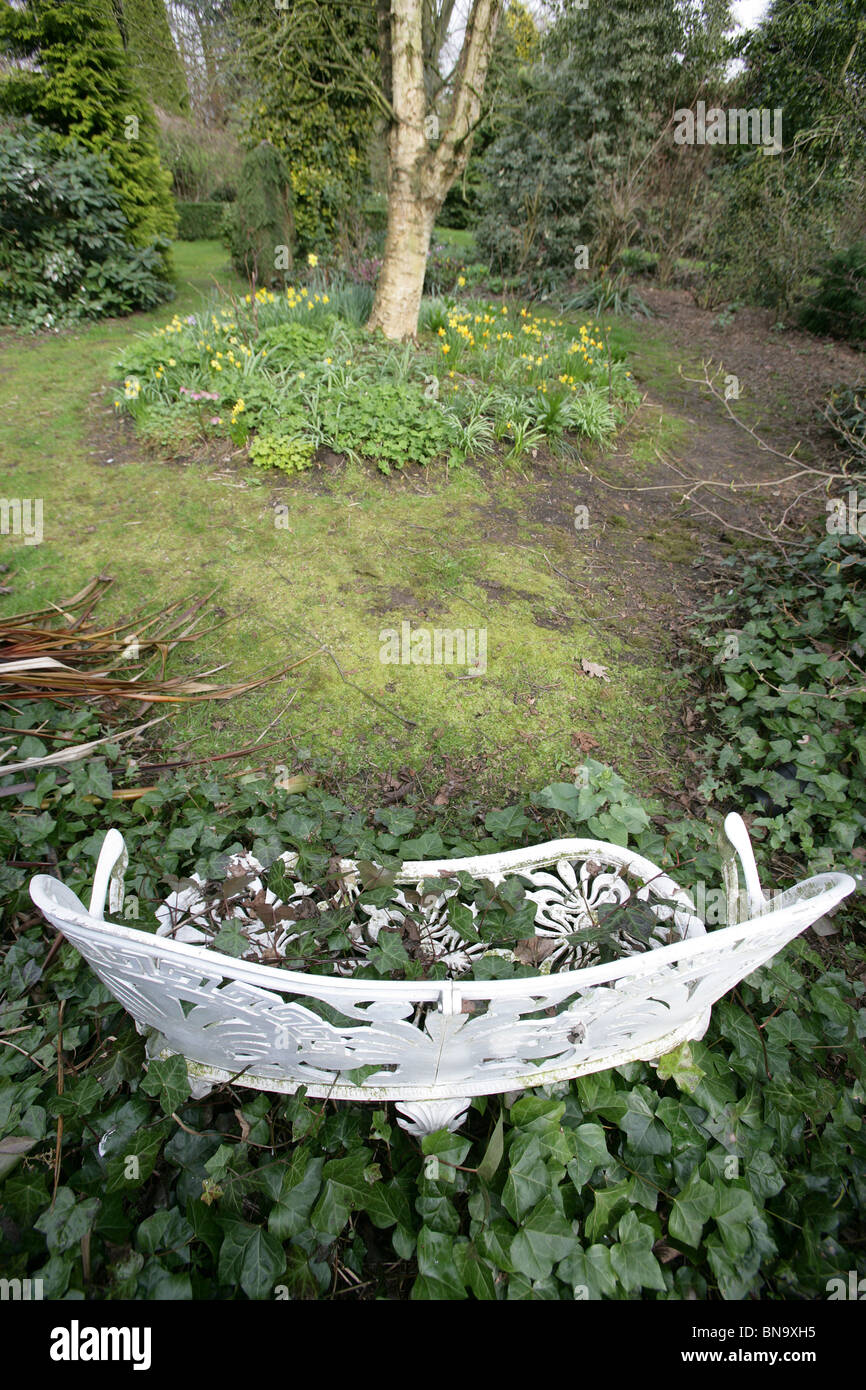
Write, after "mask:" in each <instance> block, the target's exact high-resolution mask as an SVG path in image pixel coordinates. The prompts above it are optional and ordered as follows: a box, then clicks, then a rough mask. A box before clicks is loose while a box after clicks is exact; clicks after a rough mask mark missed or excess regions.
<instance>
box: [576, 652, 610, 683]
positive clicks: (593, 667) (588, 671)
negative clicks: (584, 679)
mask: <svg viewBox="0 0 866 1390" xmlns="http://www.w3.org/2000/svg"><path fill="white" fill-rule="evenodd" d="M580 669H581V671H582V672H583V674H584V675H585V676H594V677H595V678H596V679H597V680H601V681H608V682H609V681H610V676H609V675H608V674H607V667H606V666H600V665H599V663H598V662H597V661H587V660H586V658H585V657H581V659H580Z"/></svg>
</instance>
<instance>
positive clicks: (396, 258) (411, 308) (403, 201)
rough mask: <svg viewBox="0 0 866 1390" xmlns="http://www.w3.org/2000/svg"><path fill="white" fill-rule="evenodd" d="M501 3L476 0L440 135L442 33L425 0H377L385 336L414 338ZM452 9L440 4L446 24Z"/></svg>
mask: <svg viewBox="0 0 866 1390" xmlns="http://www.w3.org/2000/svg"><path fill="white" fill-rule="evenodd" d="M501 8H502V0H473V3H472V7H471V9H470V12H469V16H468V19H467V22H466V30H465V35H464V39H463V46H462V49H461V52H460V57H459V59H458V62H457V66H456V69H455V76H454V78H453V81H452V84H451V92H450V96H449V98H448V100H447V103H446V107H447V109H446V110H443V112H442V113H441V114H442V116H443V117H444V119H443V120H442V123H441V124H442V130H441V137H440V113H439V112H437V111H436V110H428V99H427V85H428V82H427V78H429V74H430V70H431V68H432V67H433V66H434V65H435V60H436V59H437V57H438V47H439V46H441V43H442V41H443V37H444V34H439V32H438V29H437V28H436V26H432V27H431V25H430V24H429V23H427V24H425V19H424V15H425V13H426V12H425V10H424V3H423V0H390V3H389V0H378V3H377V10H378V15H379V40H380V53H381V57H382V65H383V84H382V85H383V89H384V93H385V97H386V99H387V101H388V103H389V105H390V108H391V111H390V121H391V127H390V132H389V138H388V231H387V235H386V237H385V260H384V263H383V265H382V270H381V272H380V274H379V281H378V284H377V285H376V298H375V300H374V301H373V311H372V313H371V314H370V318H369V321H368V323H367V327H368V329H371V330H372V329H375V328H381V330H382V332H383V333H384V334H385V336H386V338H412V337H414V336H415V334H416V332H417V330H418V311H419V309H420V307H421V295H422V293H423V290H424V275H425V271H426V268H427V252H428V250H429V247H430V237H431V234H432V232H433V224H434V222H435V221H436V215H437V213H438V212H439V209H440V208H441V206H442V204H443V202H444V201H445V195H446V193H447V192H448V189H449V188H450V187H451V185H452V183H453V182H454V179H455V178H456V177H457V176H458V175H459V174H460V173H461V172H462V171H463V168H464V166H465V164H466V161H467V159H468V157H469V150H470V147H471V144H472V132H473V130H474V128H475V124H476V122H477V120H478V118H479V113H480V110H481V98H482V93H483V91H484V81H485V78H486V76H487V66H488V63H489V61H490V52H491V49H492V47H493V40H494V37H495V34H496V26H497V23H498V21H499V14H500V10H501ZM452 9H453V6H445V7H444V8H443V10H442V11H441V14H440V16H439V18H440V20H441V21H442V23H445V17H446V16H450V14H451V10H452ZM428 19H429V15H428ZM446 27H447V25H446ZM428 29H429V30H430V33H429V34H427V43H428V46H429V45H431V44H432V45H433V46H434V47H435V48H436V49H437V52H435V53H433V52H431V53H428V54H427V55H426V57H425V53H424V40H425V33H426V31H427V30H428ZM437 140H438V144H436V146H435V148H433V142H435V141H437Z"/></svg>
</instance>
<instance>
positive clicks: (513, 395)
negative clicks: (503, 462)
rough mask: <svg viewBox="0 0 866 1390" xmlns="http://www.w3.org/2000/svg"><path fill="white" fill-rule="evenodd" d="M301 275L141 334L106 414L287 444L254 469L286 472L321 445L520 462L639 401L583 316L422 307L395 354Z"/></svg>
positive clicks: (399, 459)
mask: <svg viewBox="0 0 866 1390" xmlns="http://www.w3.org/2000/svg"><path fill="white" fill-rule="evenodd" d="M308 272H313V273H314V274H313V276H312V277H310V280H309V281H308V283H306V284H298V285H294V284H291V285H288V286H286V287H285V289H282V290H276V289H268V288H265V287H260V288H258V289H252V288H251V290H250V292H249V293H248V294H246V295H245V296H241V297H238V298H228V297H224V298H222V299H220V300H219V301H217V302H216V303H214V304H213V305H212V306H211V307H210V308H208V310H207V311H206V312H204V313H201V314H198V315H194V316H190V317H187V318H184V319H182V318H180V317H179V316H178V315H174V317H173V318H172V319H171V320H170V321H169V322H168V323H166V324H165V325H163V326H162V327H161V328H158V329H156V330H155V331H154V332H152V333H150V334H149V335H147V336H146V337H141V338H139V339H138V340H137V341H136V342H135V343H134V344H132V345H131V346H130V347H129V348H128V350H127V351H126V353H125V354H124V356H123V359H122V361H121V363H120V364H119V369H120V373H121V379H122V383H123V384H122V387H121V388H120V389H119V390H118V391H117V393H116V396H115V407H116V408H117V410H118V411H124V412H127V413H128V414H130V415H132V416H133V417H134V418H135V419H136V420H137V421H138V422H139V423H140V424H141V426H142V428H145V429H146V428H147V427H148V425H149V424H150V423H151V422H152V421H153V420H158V421H160V422H161V423H162V424H166V423H168V422H170V421H171V420H173V419H177V418H178V417H182V418H183V420H184V421H185V430H186V433H187V434H188V432H189V430H190V429H192V430H193V431H200V433H201V435H202V436H203V437H207V436H208V435H214V434H216V435H218V436H224V437H228V438H230V439H231V440H232V441H233V442H234V444H235V445H236V446H237V447H238V448H241V447H243V446H246V445H248V444H250V443H251V442H252V440H253V438H254V437H256V436H263V437H264V436H266V437H267V438H268V440H275V439H276V440H281V439H282V440H285V441H288V442H289V443H290V444H292V443H293V442H297V443H298V444H299V447H298V448H295V447H294V446H293V447H292V448H288V446H287V447H286V448H283V446H282V445H279V446H277V445H274V446H273V447H270V446H269V449H268V450H266V451H264V453H263V451H262V449H261V448H259V450H258V453H257V454H256V462H258V463H259V465H260V466H261V465H262V463H263V459H264V458H266V457H267V458H269V457H274V458H276V459H283V458H288V457H290V456H291V458H292V459H293V460H295V463H294V465H293V470H292V471H294V469H296V468H297V467H298V466H299V465H298V463H297V460H298V459H300V458H303V459H305V460H307V459H308V460H309V461H312V458H313V454H314V452H315V450H316V449H317V448H318V447H320V446H322V445H327V446H328V447H330V448H331V449H333V450H334V451H335V452H339V453H345V454H348V455H350V456H357V457H359V458H368V459H373V460H375V461H376V462H377V463H378V464H379V466H380V467H382V468H383V470H384V471H389V470H390V467H392V466H398V467H399V466H402V465H403V464H405V463H409V462H418V463H425V464H426V463H430V462H432V461H433V460H434V459H435V458H443V459H446V460H449V461H450V462H452V463H457V462H461V461H462V460H463V459H465V458H467V457H470V456H476V457H477V456H483V455H489V454H494V455H497V454H498V455H499V456H501V457H504V458H505V459H507V460H509V461H511V462H519V461H520V460H521V459H523V458H525V457H527V456H531V457H535V456H536V455H537V451H538V447H539V446H540V445H541V444H545V443H546V444H547V445H548V446H552V447H554V448H558V447H569V446H570V437H571V436H574V437H575V439H573V440H571V444H574V443H576V442H578V441H579V438H580V436H583V437H585V438H589V439H591V440H593V441H594V442H596V443H604V442H606V441H607V440H609V439H610V438H611V437H612V435H613V433H614V432H615V430H616V429H617V427H618V425H619V424H620V423H621V422H622V421H623V419H624V418H625V413H626V411H627V409H628V407H629V406H630V405H632V404H633V403H634V402H635V401H636V399H637V392H636V390H635V387H634V383H633V381H632V380H631V374H630V373H629V372H628V370H627V369H626V367H625V365H624V364H623V363H622V362H619V361H616V360H614V359H613V356H612V354H611V351H610V349H609V347H608V345H607V342H606V333H605V330H604V329H603V328H602V327H601V326H600V325H599V324H597V323H595V322H593V321H590V320H587V321H586V322H583V323H576V324H575V323H572V322H569V321H568V320H566V319H563V318H561V317H557V316H556V315H553V314H548V313H539V312H535V311H534V310H533V309H531V308H529V307H527V306H520V305H515V304H508V303H489V302H481V301H479V302H475V301H469V300H465V299H461V300H459V301H457V300H428V301H425V303H424V305H423V306H422V312H421V321H420V324H419V342H418V345H417V347H414V348H408V347H405V346H400V347H395V346H393V345H389V344H387V343H385V342H384V340H383V339H381V338H380V337H374V336H371V335H368V334H367V333H366V332H365V331H364V327H363V325H364V322H365V320H366V317H367V314H368V312H369V303H362V302H361V300H360V299H359V297H358V295H359V291H358V287H357V286H348V287H347V286H340V285H339V284H337V285H334V284H331V283H329V282H328V281H327V280H326V279H325V276H324V273H323V272H322V271H320V270H319V269H318V262H317V258H316V257H315V255H314V254H312V253H311V255H310V256H309V257H308ZM308 272H305V273H308ZM162 433H163V434H164V433H165V431H164V430H163V431H162ZM301 441H303V448H301V447H300V442H301ZM307 446H309V447H307ZM277 466H282V465H280V464H278V465H277Z"/></svg>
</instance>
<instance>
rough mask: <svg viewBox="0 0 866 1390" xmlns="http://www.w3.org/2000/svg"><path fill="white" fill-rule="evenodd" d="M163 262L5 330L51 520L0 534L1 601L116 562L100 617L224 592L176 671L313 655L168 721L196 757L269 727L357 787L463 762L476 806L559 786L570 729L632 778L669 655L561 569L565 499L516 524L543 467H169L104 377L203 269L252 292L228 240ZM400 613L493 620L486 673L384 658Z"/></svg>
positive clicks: (576, 563) (239, 673)
mask: <svg viewBox="0 0 866 1390" xmlns="http://www.w3.org/2000/svg"><path fill="white" fill-rule="evenodd" d="M175 263H176V266H177V271H178V279H179V291H178V297H177V300H176V301H175V302H174V303H173V304H172V305H171V306H168V307H167V308H166V307H164V308H163V310H162V311H161V312H157V313H153V314H147V315H136V316H134V318H132V319H129V320H122V321H120V320H114V321H110V322H104V323H100V324H96V325H94V326H92V327H89V328H85V329H81V330H76V331H74V332H70V333H66V334H60V335H57V336H53V337H49V336H42V337H28V338H22V337H17V336H14V335H11V334H6V335H4V336H2V337H0V400H2V404H3V406H4V413H3V416H2V424H0V451H2V452H3V454H4V456H5V457H6V458H8V459H9V460H10V462H11V463H12V464H13V465H14V468H15V474H14V477H15V485H14V486H15V492H16V495H20V496H24V497H26V496H32V497H39V496H41V497H43V498H44V515H45V539H44V542H43V544H41V545H39V546H26V545H24V543H23V541H22V540H20V539H18V538H13V537H8V538H7V537H4V538H3V539H2V542H0V544H2V546H3V558H4V560H5V561H6V562H8V563H9V564H10V566H11V573H10V574H8V575H6V576H4V579H5V582H6V583H9V584H11V587H12V593H11V595H10V596H8V597H7V598H6V599H5V600H3V605H4V608H3V611H5V612H6V613H12V612H17V611H22V610H29V609H32V608H35V607H39V606H42V605H44V604H47V603H55V602H57V601H59V600H61V599H62V598H64V597H67V596H69V595H71V594H72V593H74V592H75V591H76V590H77V589H79V588H80V587H81V586H82V585H83V584H84V583H85V582H86V581H87V580H88V579H90V578H91V577H92V576H93V575H96V574H98V573H109V574H111V575H113V576H114V577H115V579H116V584H115V586H114V589H113V590H112V592H111V594H110V596H109V598H108V599H106V601H105V602H104V604H103V605H102V609H101V616H103V617H105V618H106V619H107V618H109V617H112V616H118V617H119V616H128V615H130V614H131V613H133V612H134V611H136V610H138V609H139V608H141V607H145V606H146V607H148V608H150V609H153V608H155V607H156V606H159V605H163V604H166V603H168V602H170V601H172V600H174V599H177V598H179V597H181V596H183V595H191V594H194V593H195V594H201V593H203V592H205V591H207V590H210V589H213V588H215V589H216V593H215V596H214V602H215V603H217V604H218V605H219V606H220V607H222V608H223V609H224V610H225V612H226V614H227V615H228V617H229V619H230V621H229V622H228V623H226V624H225V625H224V626H223V627H221V628H220V629H219V631H218V633H214V634H213V635H212V636H209V637H206V638H205V639H203V641H202V642H201V643H200V644H198V645H197V646H196V647H195V648H194V649H193V650H191V651H186V652H184V653H175V654H174V655H173V656H172V658H171V666H170V670H172V671H175V672H181V671H183V672H185V673H191V672H192V671H193V670H194V669H195V670H203V669H206V668H209V667H212V666H215V665H218V664H223V663H227V671H226V672H225V673H224V675H225V678H229V679H243V678H246V677H249V676H250V675H252V674H253V673H254V672H257V671H260V670H261V669H262V668H265V667H275V666H278V665H283V664H286V663H288V662H291V661H293V660H297V659H299V658H301V657H306V656H310V655H311V654H312V653H314V652H317V651H318V649H319V648H325V650H324V651H321V652H319V653H318V654H317V655H316V656H314V657H312V659H311V660H310V661H309V662H307V663H306V664H305V665H304V666H302V667H300V668H299V669H298V672H297V674H296V675H295V676H289V677H288V679H283V680H281V681H280V682H279V683H277V684H275V685H273V686H269V687H265V688H264V689H261V690H258V691H255V692H251V693H250V694H249V695H247V696H244V697H242V698H240V699H237V700H235V701H232V702H229V703H227V704H225V705H221V706H218V707H215V706H213V705H201V706H190V707H188V708H184V709H182V710H180V711H179V712H178V713H176V714H174V715H173V716H172V720H173V729H174V733H175V736H176V739H177V740H183V741H187V740H189V739H195V740H196V742H195V744H194V745H193V747H194V749H195V751H196V752H197V753H200V754H201V755H203V756H204V755H207V754H210V753H220V752H227V751H231V750H233V749H237V748H238V747H240V746H243V745H244V744H246V743H250V742H252V741H254V740H256V739H257V738H259V736H260V735H261V734H262V732H263V730H265V729H267V727H268V725H270V724H271V722H272V721H274V723H273V727H272V728H271V729H270V731H269V732H268V733H267V735H266V736H265V739H264V741H265V742H270V741H271V740H273V739H279V740H281V746H279V747H277V748H276V749H273V750H269V751H268V753H267V757H268V758H270V759H272V760H273V762H274V764H280V763H285V764H288V765H289V766H290V767H292V766H295V765H297V764H298V762H300V761H305V760H306V759H308V758H309V759H311V760H312V761H313V762H314V763H316V764H318V765H319V766H320V767H322V768H328V769H331V770H333V771H334V773H335V774H337V775H339V776H341V777H349V778H353V779H364V778H367V777H368V776H370V775H371V774H375V773H377V772H385V771H394V770H399V769H401V768H404V767H412V768H414V769H416V770H420V771H421V774H422V777H423V778H429V779H431V781H432V783H433V784H435V783H436V779H439V778H441V771H442V768H443V767H444V766H445V765H446V762H447V763H451V764H452V765H454V766H459V767H461V768H463V769H467V770H468V771H469V773H470V774H471V777H470V782H469V785H468V788H467V794H468V795H470V796H476V795H481V794H482V793H486V794H489V795H491V796H495V795H496V793H497V792H498V791H500V790H502V789H505V788H520V787H525V786H527V785H536V784H537V785H542V784H543V783H544V782H545V781H549V780H551V778H552V777H554V776H555V775H560V774H562V775H566V776H570V775H572V771H573V768H574V766H575V765H576V764H577V763H579V762H580V761H581V755H580V753H579V752H577V751H576V750H575V747H574V744H573V741H572V735H573V734H574V733H575V731H576V730H582V731H584V732H585V733H589V734H590V735H592V736H593V737H594V738H595V739H597V741H598V745H599V747H598V756H599V757H603V758H605V759H606V760H607V761H610V762H612V763H614V764H616V766H617V767H618V768H619V770H620V771H621V772H623V774H624V775H625V776H627V777H628V778H630V779H631V780H632V781H633V783H634V784H635V785H640V773H639V770H638V768H637V765H636V762H635V755H636V754H637V753H639V752H643V751H644V750H645V748H646V745H647V744H649V745H650V746H651V747H654V748H655V747H658V746H659V744H660V743H661V741H662V740H663V738H664V737H665V734H666V732H667V731H669V730H670V728H671V726H672V722H673V721H672V713H671V711H672V704H671V699H672V695H674V696H675V695H676V682H675V680H672V679H671V677H670V674H669V671H668V661H667V657H666V655H665V653H664V652H662V651H660V650H654V649H653V650H646V649H644V648H642V649H641V650H640V652H639V656H637V655H636V651H635V648H634V647H633V646H632V645H631V644H629V643H628V642H627V641H624V640H623V639H622V638H621V637H619V636H617V635H616V631H615V630H614V628H613V627H610V628H608V627H607V626H606V625H605V623H604V618H603V617H602V618H601V620H600V621H599V620H598V617H597V616H596V618H595V619H594V620H593V619H590V618H588V616H587V613H588V612H589V611H594V609H587V608H585V607H584V606H583V600H582V599H581V597H580V594H581V590H580V589H579V588H576V587H575V584H574V583H573V582H572V581H575V583H577V584H579V583H580V582H581V575H582V573H583V561H582V558H581V546H580V544H579V543H578V542H577V541H576V539H575V532H574V529H573V525H572V515H571V513H572V499H571V498H570V494H567V495H565V496H564V498H563V499H562V500H561V501H560V502H559V504H558V505H559V507H560V509H561V512H562V516H561V519H560V520H559V521H558V522H557V523H556V524H554V525H549V526H546V527H545V528H543V533H542V534H539V531H541V529H542V528H535V531H534V532H532V533H531V535H530V536H528V535H527V531H526V525H525V522H524V521H523V519H522V518H523V517H524V516H526V515H529V514H531V512H532V509H533V506H535V505H538V504H540V501H541V499H542V495H543V494H544V495H545V496H546V491H547V488H548V486H549V481H545V480H544V479H540V478H539V479H535V478H533V477H532V476H526V475H524V474H520V475H515V474H513V473H512V474H507V473H503V472H502V471H501V470H496V469H495V468H494V470H493V474H492V475H490V470H489V469H488V470H486V471H485V474H484V476H481V475H479V474H478V473H476V472H475V471H474V470H472V469H471V468H465V469H463V470H458V471H454V470H452V471H451V473H450V476H449V475H448V473H447V472H446V470H444V469H443V468H441V467H439V468H435V469H430V470H427V471H426V472H425V471H423V470H420V469H412V470H408V469H407V470H406V473H405V476H401V475H396V476H394V477H392V478H389V479H383V478H382V477H381V476H380V475H379V474H377V473H376V472H375V469H374V468H373V467H372V466H369V467H368V466H366V465H364V466H361V465H359V466H345V467H344V466H342V465H333V466H331V467H329V468H327V469H315V470H313V471H312V472H310V473H309V474H305V475H303V476H302V477H299V478H292V479H286V478H284V477H281V476H280V475H279V474H275V473H272V472H267V473H261V472H258V471H257V470H255V469H254V468H253V467H251V466H250V465H249V464H248V463H247V462H246V461H245V460H244V457H243V455H242V454H237V453H236V454H235V455H234V456H233V449H232V446H231V444H230V443H227V442H224V443H223V446H222V447H218V446H215V447H216V448H217V452H216V453H212V454H211V455H210V456H209V458H208V460H207V461H195V458H194V456H193V455H190V454H189V452H188V451H185V450H184V448H183V447H182V445H183V441H181V446H180V448H179V450H178V451H177V452H178V453H179V457H174V456H173V455H174V453H175V450H174V449H171V450H169V449H168V445H169V444H171V443H176V441H171V440H168V439H166V440H165V441H164V444H165V446H166V447H165V448H164V449H163V451H162V453H161V454H160V453H157V454H154V453H153V452H149V451H147V450H146V449H145V448H144V447H143V445H142V443H141V441H140V440H139V439H138V438H137V436H136V435H135V433H134V430H133V428H132V426H131V423H130V422H122V421H119V420H118V419H117V418H116V417H115V413H114V410H113V405H112V403H113V400H114V399H115V395H116V391H115V388H114V387H113V386H112V385H111V381H112V373H113V367H114V364H115V363H116V361H117V358H118V356H119V353H120V351H121V350H122V349H123V348H124V347H125V346H127V345H128V344H129V343H130V342H131V341H132V339H133V336H134V335H135V334H137V333H141V332H148V331H150V330H152V328H153V327H154V326H157V325H161V324H164V323H166V322H167V321H168V320H169V319H170V318H171V316H172V314H173V313H176V314H178V315H179V316H180V317H181V318H183V317H184V316H185V315H186V314H189V313H191V312H192V311H193V310H194V309H196V308H199V307H200V306H201V302H202V298H203V297H204V296H206V295H207V294H208V293H209V291H210V290H212V289H213V286H214V282H215V280H216V281H218V282H219V283H220V284H221V285H222V286H224V287H226V288H229V289H232V290H234V291H238V290H242V289H243V288H244V286H243V285H242V283H241V282H240V281H239V280H238V279H237V277H235V276H234V275H233V274H232V272H231V271H230V269H228V268H227V267H226V264H225V253H224V251H223V250H222V248H221V247H220V246H219V244H218V243H215V242H186V243H180V244H178V245H177V246H176V248H175ZM168 453H171V454H172V457H167V456H166V455H167V454H168ZM111 460H113V461H111ZM280 503H283V504H286V505H287V507H288V513H287V526H285V527H281V526H277V525H276V524H275V522H276V520H277V517H278V513H277V512H276V511H275V506H276V505H278V504H280ZM503 514H505V515H506V516H507V517H510V519H508V520H506V521H503V519H502V517H503ZM614 543H615V542H611V544H614ZM554 567H555V568H554ZM555 571H559V572H560V573H556V572H555ZM404 621H408V622H410V623H411V625H412V628H413V629H416V628H418V627H425V628H427V629H436V628H443V629H450V628H463V629H474V630H480V629H484V630H486V633H487V670H486V673H484V674H483V675H479V676H476V677H467V673H466V670H465V668H457V667H453V666H451V667H449V666H435V665H429V666H426V665H413V664H409V665H402V664H400V665H392V664H384V663H383V662H382V661H381V660H380V653H381V651H382V644H383V640H384V639H382V637H381V636H380V634H381V633H382V632H383V631H385V630H387V629H394V628H396V629H397V630H398V631H399V630H400V629H401V624H402V623H403V622H404ZM581 658H586V659H589V660H591V661H595V662H601V663H603V664H604V665H605V666H607V667H608V669H609V674H610V677H611V679H610V682H609V683H606V682H603V681H600V680H596V679H590V678H588V677H587V676H585V675H583V674H582V673H581V671H580V666H579V662H580V659H581ZM290 701H291V703H290V704H289V702H290ZM287 706H288V709H287Z"/></svg>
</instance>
